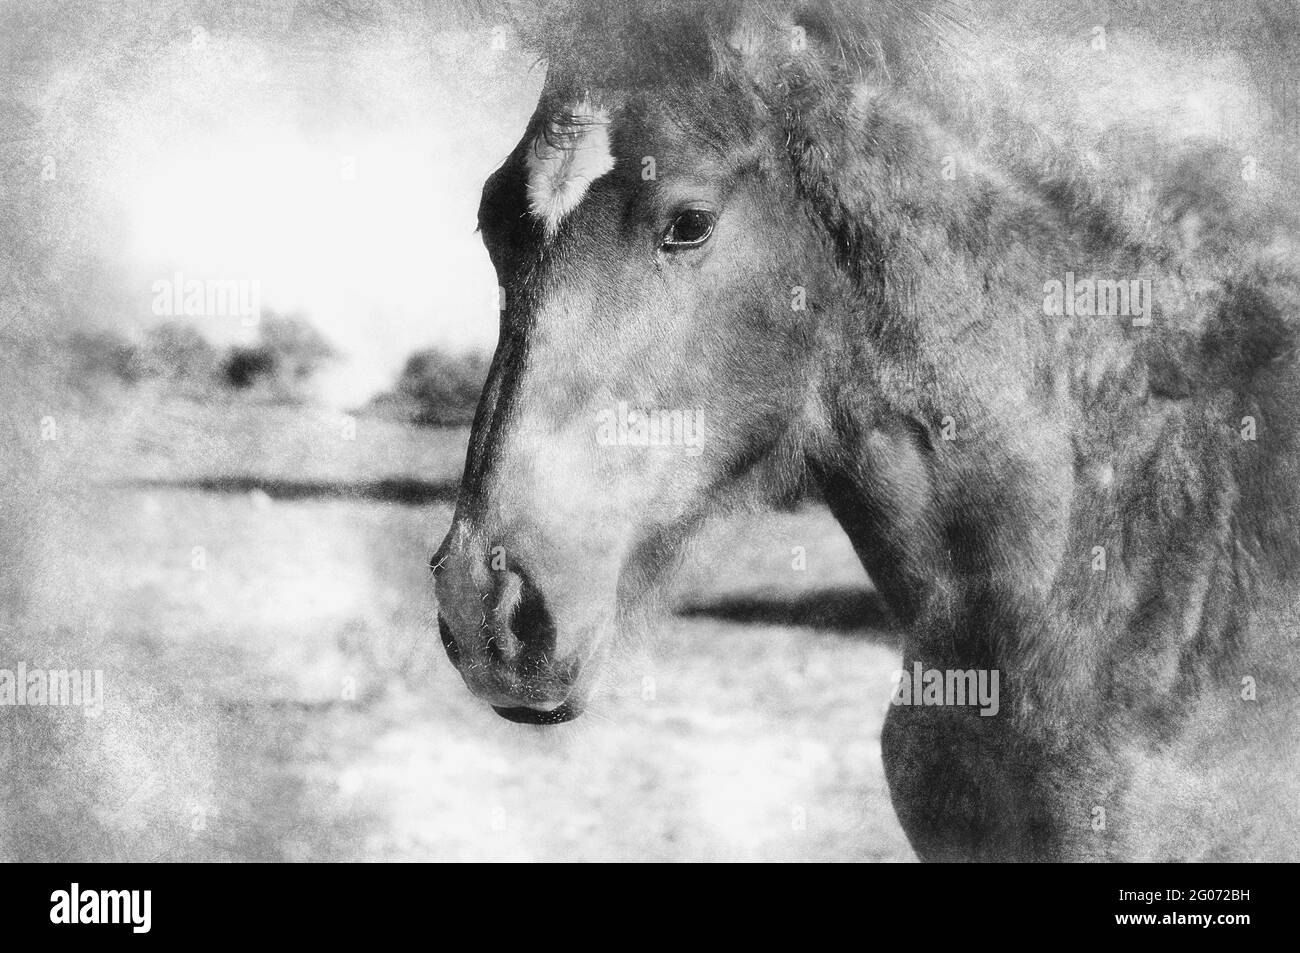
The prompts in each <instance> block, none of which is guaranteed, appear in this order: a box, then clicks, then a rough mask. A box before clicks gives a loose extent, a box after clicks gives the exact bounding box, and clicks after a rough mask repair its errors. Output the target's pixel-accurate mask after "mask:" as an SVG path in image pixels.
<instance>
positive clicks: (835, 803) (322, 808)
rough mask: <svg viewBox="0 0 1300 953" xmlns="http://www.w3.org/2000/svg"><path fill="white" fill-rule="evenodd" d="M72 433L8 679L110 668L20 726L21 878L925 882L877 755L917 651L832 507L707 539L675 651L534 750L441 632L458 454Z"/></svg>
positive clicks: (250, 418) (39, 482)
mask: <svg viewBox="0 0 1300 953" xmlns="http://www.w3.org/2000/svg"><path fill="white" fill-rule="evenodd" d="M62 423H63V426H62V427H61V429H60V436H59V439H58V440H56V441H51V442H49V443H47V444H44V445H42V446H41V448H40V459H39V461H38V466H37V471H38V472H37V473H36V474H34V475H33V476H32V482H31V486H30V487H28V488H27V496H26V500H27V507H28V517H29V521H28V522H29V525H30V526H33V527H35V531H33V532H28V533H26V534H25V537H24V538H23V539H21V540H13V539H11V540H9V542H8V546H9V548H10V552H9V554H8V563H9V565H11V566H14V565H17V566H18V567H20V571H21V573H22V578H21V580H20V583H21V584H20V585H19V586H18V588H17V592H18V596H17V597H16V600H15V603H16V606H17V611H18V616H17V619H16V621H15V622H13V623H12V624H11V625H10V626H9V627H8V629H7V631H5V632H3V634H2V635H3V638H2V639H0V647H2V648H3V651H4V653H5V656H4V657H3V658H0V667H10V668H12V667H14V666H15V665H16V663H17V662H18V661H19V660H23V661H25V662H26V663H27V665H28V667H29V668H31V667H36V666H45V667H49V668H58V667H78V668H100V669H103V670H104V672H105V686H106V688H105V696H106V697H105V711H104V713H103V714H102V715H101V716H100V717H98V718H89V717H86V716H85V715H84V714H83V713H82V712H80V711H78V710H75V709H66V708H52V707H51V708H16V707H7V708H0V720H3V721H4V722H5V727H4V736H5V738H6V741H7V744H6V745H5V746H4V747H3V749H0V777H3V778H4V779H5V786H6V788H7V792H6V797H7V810H6V811H5V812H4V816H3V818H2V819H0V857H3V858H5V859H12V860H50V859H66V860H131V861H144V860H153V859H167V860H215V861H237V860H614V859H637V860H714V859H763V860H808V859H826V860H905V859H910V857H911V852H910V850H909V849H908V847H907V845H906V841H905V839H904V837H903V834H902V832H901V830H900V829H899V827H898V824H897V821H896V820H895V819H894V816H893V812H892V809H891V808H890V805H889V801H888V793H887V790H886V788H885V784H884V780H883V775H882V769H881V764H880V752H879V736H880V726H881V721H882V718H883V714H884V709H885V704H886V700H887V698H888V695H889V687H890V686H889V675H890V673H891V672H892V670H893V669H894V668H895V667H896V666H897V664H898V663H897V651H896V648H895V644H894V640H893V638H892V636H891V635H890V633H889V632H888V631H886V630H885V629H883V628H882V627H881V625H882V623H881V621H880V614H879V610H878V607H876V605H875V602H874V599H873V597H872V594H871V591H870V587H869V583H868V582H867V581H866V578H865V576H864V574H863V572H862V570H861V568H860V567H859V565H858V563H857V561H856V559H855V558H854V556H853V553H852V550H851V549H850V547H849V545H848V542H847V540H846V539H845V538H844V537H843V534H842V533H841V532H840V531H839V529H838V528H837V527H836V526H835V524H834V523H833V521H832V520H831V519H830V518H829V516H828V515H827V514H826V513H825V512H824V511H822V510H820V509H818V508H807V509H803V510H800V511H797V512H793V513H765V514H756V515H752V516H745V517H739V518H732V519H730V520H728V521H727V522H721V523H718V524H716V525H713V526H711V527H709V529H708V530H707V532H706V533H705V534H704V536H703V538H702V539H701V541H700V542H699V544H698V545H697V546H696V547H695V548H694V549H693V552H692V555H691V557H690V559H689V560H688V563H687V565H686V566H685V567H684V568H683V571H682V573H681V575H680V578H679V580H678V582H677V583H676V585H675V587H674V597H673V603H674V604H675V605H677V606H678V607H679V609H678V612H677V613H675V614H673V615H670V616H668V617H667V618H665V619H664V620H663V625H662V631H661V632H660V633H659V636H658V638H657V639H656V640H655V644H654V646H653V647H652V648H638V649H635V650H629V652H628V654H627V655H626V657H624V658H623V659H622V661H621V663H620V664H619V665H617V666H616V667H615V672H614V674H613V676H612V677H611V682H610V685H609V689H608V691H607V692H606V694H604V695H603V696H602V697H601V699H600V700H599V702H598V703H597V704H596V705H595V706H594V708H593V710H592V711H590V712H589V713H588V714H586V715H584V717H583V718H581V719H579V720H578V721H576V722H574V723H572V724H570V725H565V726H560V727H558V728H553V729H538V728H530V727H525V726H519V725H514V724H510V723H507V722H505V721H503V720H501V719H499V718H498V717H497V716H496V715H494V714H493V713H492V712H491V711H490V709H489V708H488V707H487V706H486V705H483V704H482V703H480V702H478V701H476V700H475V699H474V698H473V697H471V696H470V695H469V693H468V691H467V690H466V689H465V688H464V685H463V684H462V683H461V681H460V679H459V677H458V676H457V675H456V673H455V672H454V670H452V668H451V667H450V665H449V663H448V662H447V660H446V658H445V656H444V655H443V653H442V649H441V646H440V644H439V642H438V638H437V634H436V631H435V630H434V629H433V627H432V626H431V625H430V620H431V618H432V614H433V612H434V603H433V597H432V592H431V588H430V586H429V580H428V574H427V569H426V565H427V560H428V556H429V554H430V552H431V551H432V549H433V548H434V547H435V546H436V544H437V542H438V540H439V539H440V538H441V536H442V534H443V532H444V531H445V529H446V527H447V524H448V521H449V519H450V514H451V510H450V496H449V495H448V491H447V488H448V487H450V488H451V490H454V483H455V480H456V478H457V477H458V475H459V471H460V467H461V463H462V460H463V454H464V444H465V438H466V434H465V432H464V431H463V430H459V431H437V430H414V429H410V428H406V427H403V426H400V425H398V424H393V423H389V422H382V421H376V420H370V419H366V418H362V419H359V420H357V421H355V424H356V431H355V437H354V439H345V437H344V434H345V427H346V426H347V422H346V421H344V420H343V419H341V418H339V417H337V416H334V415H328V414H318V413H315V412H310V411H301V410H293V409H288V408H268V407H249V406H246V405H241V404H237V403H232V404H230V405H228V406H218V407H200V406H198V405H194V404H174V405H160V404H155V403H152V402H145V401H141V402H130V401H123V402H122V403H121V404H120V405H119V406H117V407H115V408H113V410H112V412H105V413H103V414H95V415H83V416H78V417H69V418H67V419H66V420H64V421H63V422H62ZM385 487H387V488H388V490H384V489H383V488H385ZM394 487H396V488H397V489H396V490H393V488H394ZM349 488H350V489H349ZM793 546H803V547H805V548H806V550H807V570H806V571H796V570H794V569H793V568H792V566H791V548H792V547H793ZM15 547H17V548H16V549H15Z"/></svg>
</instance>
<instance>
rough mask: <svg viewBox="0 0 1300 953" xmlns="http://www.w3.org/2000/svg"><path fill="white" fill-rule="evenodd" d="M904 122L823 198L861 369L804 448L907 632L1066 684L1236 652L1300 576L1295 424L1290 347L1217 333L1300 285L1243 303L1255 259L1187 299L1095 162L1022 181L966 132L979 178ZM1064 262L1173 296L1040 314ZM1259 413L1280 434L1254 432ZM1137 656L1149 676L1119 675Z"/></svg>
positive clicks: (1153, 672) (1150, 686)
mask: <svg viewBox="0 0 1300 953" xmlns="http://www.w3.org/2000/svg"><path fill="white" fill-rule="evenodd" d="M898 131H900V132H901V133H902V134H901V135H898V136H895V137H893V138H894V141H898V142H903V143H905V144H906V143H908V137H909V136H911V141H910V146H911V152H910V153H907V152H896V153H895V154H893V155H891V156H887V157H884V158H879V159H873V158H858V159H857V160H856V161H857V163H858V167H857V170H856V172H857V176H858V180H859V181H861V182H868V181H869V182H873V183H878V184H877V185H870V186H862V187H861V193H860V194H859V195H857V196H856V200H857V201H856V204H854V202H853V199H854V198H855V197H854V196H852V195H850V196H849V199H848V200H847V201H846V200H845V199H844V195H845V191H846V190H844V189H841V190H840V191H839V193H837V194H838V196H839V197H840V201H841V203H842V204H841V206H840V207H839V208H837V209H835V210H834V215H833V216H831V218H830V219H829V220H830V221H832V223H833V228H838V229H839V230H840V232H841V233H842V234H841V235H840V236H837V237H838V238H839V240H838V241H837V244H838V245H839V247H841V248H845V247H850V248H855V249H857V251H858V253H859V254H860V255H861V256H862V261H861V262H860V267H859V269H858V271H857V273H856V277H857V279H858V281H859V288H860V289H861V294H860V296H859V299H858V301H857V302H856V304H855V306H852V307H850V308H848V309H847V310H846V313H847V315H848V320H847V323H846V330H845V337H846V340H845V341H844V342H843V344H844V347H845V348H847V349H849V350H850V351H852V352H853V353H854V354H855V358H856V359H855V361H854V362H853V365H854V367H853V371H852V373H851V375H850V376H851V378H852V379H851V380H842V381H840V382H839V389H838V391H837V393H836V397H835V399H834V401H833V402H832V403H833V408H834V409H833V410H832V412H831V417H832V418H833V419H832V421H831V423H830V426H829V427H828V428H827V429H828V430H829V432H830V433H831V434H832V435H833V436H832V437H831V438H830V439H829V440H828V441H827V446H825V447H823V448H821V452H819V453H816V454H814V464H813V468H814V471H815V473H816V474H817V476H818V478H819V480H820V482H821V484H822V487H823V490H824V492H825V495H826V498H827V500H828V502H829V504H830V506H831V508H832V511H833V512H834V513H835V514H836V516H837V517H838V519H839V520H840V522H841V523H842V525H843V526H844V528H845V529H846V531H847V532H848V534H849V536H850V538H851V539H852V540H853V542H854V545H855V547H856V548H857V550H858V552H859V555H860V556H861V557H862V560H863V562H864V564H865V565H866V567H867V569H868V571H869V572H870V573H871V575H872V577H873V579H874V580H875V582H876V583H877V585H878V586H879V587H880V588H881V590H882V593H883V594H884V596H885V598H886V600H887V602H888V603H889V604H890V605H891V606H892V607H893V608H894V610H895V612H896V613H897V615H898V616H899V617H900V619H901V620H902V621H903V622H904V623H908V624H910V625H911V628H912V631H913V633H914V635H913V645H914V651H917V652H922V651H924V652H927V653H929V654H930V657H932V658H933V657H935V656H936V655H938V656H946V657H949V658H950V659H951V660H952V661H953V662H954V663H959V664H962V665H972V664H981V663H982V664H989V665H997V666H1001V667H1013V668H1018V669H1019V670H1020V671H1021V672H1023V673H1025V674H1026V675H1027V676H1030V677H1032V676H1034V675H1036V676H1038V677H1039V679H1038V680H1040V681H1041V682H1042V683H1043V684H1048V685H1052V686H1053V687H1054V689H1055V690H1056V691H1057V692H1058V694H1059V697H1060V698H1063V699H1071V698H1085V697H1088V696H1089V693H1090V691H1091V690H1092V689H1094V688H1095V686H1096V685H1097V684H1098V683H1099V682H1100V681H1105V682H1107V683H1108V684H1112V685H1115V684H1117V683H1118V684H1119V688H1117V689H1116V692H1115V694H1117V695H1119V696H1127V695H1134V696H1142V697H1146V698H1148V699H1150V698H1161V697H1169V696H1171V695H1174V694H1176V693H1177V688H1178V684H1179V682H1180V681H1181V680H1183V679H1186V678H1189V677H1201V676H1202V675H1204V674H1205V671H1206V670H1209V669H1217V668H1222V667H1225V666H1228V665H1229V658H1230V656H1232V655H1234V654H1235V653H1237V652H1238V651H1239V650H1240V649H1241V648H1242V645H1243V640H1244V639H1247V636H1246V634H1245V633H1246V630H1248V629H1249V627H1250V618H1249V617H1250V614H1251V613H1250V610H1251V608H1252V600H1254V601H1257V600H1258V596H1259V593H1260V592H1261V591H1264V590H1266V589H1267V588H1268V586H1267V585H1264V584H1263V582H1262V580H1274V581H1275V580H1279V579H1285V580H1288V581H1289V588H1288V590H1287V591H1288V592H1291V593H1294V592H1295V591H1296V587H1295V567H1296V565H1297V564H1300V558H1297V546H1296V542H1295V541H1294V540H1292V539H1290V538H1289V535H1288V534H1287V533H1285V532H1279V527H1286V526H1290V525H1291V519H1292V517H1290V516H1288V514H1289V513H1293V512H1294V509H1293V508H1294V507H1295V506H1296V504H1297V495H1296V490H1295V481H1294V479H1290V480H1288V476H1289V475H1290V474H1292V473H1293V472H1294V464H1295V452H1296V451H1295V448H1296V446H1297V445H1300V440H1297V428H1296V426H1295V425H1294V424H1292V423H1290V417H1291V415H1290V414H1289V413H1284V412H1283V409H1284V407H1285V406H1286V404H1287V401H1288V400H1291V399H1294V398H1295V396H1296V391H1295V387H1294V386H1293V385H1288V384H1287V383H1286V381H1287V380H1289V379H1293V378H1294V373H1293V372H1291V369H1290V366H1289V365H1288V366H1287V367H1286V368H1284V369H1279V368H1272V369H1268V368H1264V367H1262V366H1257V365H1256V364H1251V363H1250V361H1251V360H1253V359H1247V358H1242V359H1241V360H1239V361H1238V364H1237V365H1233V364H1232V363H1231V361H1229V363H1227V364H1224V363H1223V362H1222V361H1220V360H1219V359H1218V358H1217V357H1213V356H1211V357H1210V358H1209V359H1207V358H1206V351H1205V347H1204V344H1203V342H1204V340H1205V337H1206V336H1207V335H1208V336H1211V337H1212V336H1213V335H1214V334H1216V333H1219V334H1221V335H1226V336H1227V337H1226V338H1225V340H1223V341H1221V342H1219V343H1220V345H1221V346H1223V347H1226V348H1227V349H1228V350H1229V351H1232V352H1233V353H1237V354H1241V353H1245V352H1248V351H1250V350H1251V342H1250V337H1251V335H1259V336H1264V337H1267V335H1268V334H1270V333H1272V332H1273V331H1276V330H1277V329H1276V328H1272V329H1270V328H1268V327H1263V328H1261V327H1260V326H1259V321H1258V320H1256V319H1257V318H1258V317H1259V315H1260V314H1261V313H1262V311H1263V312H1266V311H1268V309H1269V308H1270V307H1274V306H1276V308H1275V310H1279V311H1280V310H1281V309H1282V307H1283V306H1284V305H1285V304H1286V303H1287V302H1285V301H1270V300H1267V295H1268V294H1271V293H1273V292H1272V291H1270V289H1262V290H1261V289H1260V288H1259V287H1255V289H1254V290H1255V291H1257V292H1260V293H1261V294H1264V295H1265V299H1266V300H1263V301H1257V302H1256V307H1255V309H1254V311H1253V312H1252V315H1251V319H1252V321H1253V322H1254V323H1253V324H1252V323H1251V322H1243V321H1242V317H1243V316H1242V314H1241V313H1240V312H1241V309H1240V308H1235V309H1234V307H1233V295H1237V296H1238V297H1240V295H1241V294H1242V293H1243V288H1242V285H1241V284H1240V283H1239V284H1238V285H1237V286H1236V289H1235V290H1225V289H1228V288H1230V285H1228V284H1225V285H1224V286H1223V287H1222V288H1220V289H1218V290H1216V291H1214V292H1212V296H1217V297H1213V301H1212V302H1211V303H1209V304H1207V303H1206V301H1201V302H1199V303H1198V302H1196V301H1194V300H1193V298H1194V296H1193V295H1192V294H1190V292H1189V289H1188V286H1187V283H1186V282H1184V281H1183V279H1182V278H1181V277H1180V275H1179V271H1178V265H1179V264H1180V262H1179V261H1178V256H1177V255H1176V254H1171V251H1170V249H1169V248H1168V247H1164V246H1160V245H1157V244H1154V243H1152V242H1150V241H1147V242H1146V243H1145V244H1144V243H1143V241H1140V240H1136V239H1135V240H1132V241H1129V240H1127V237H1126V235H1125V234H1124V229H1123V223H1122V222H1121V221H1119V220H1118V219H1117V218H1116V217H1115V215H1114V214H1113V213H1112V211H1111V210H1108V209H1107V208H1105V207H1103V206H1100V205H1096V204H1089V201H1088V196H1087V190H1088V186H1087V183H1078V184H1076V185H1075V186H1073V187H1072V188H1073V191H1072V192H1071V193H1070V194H1068V195H1067V194H1062V193H1061V192H1060V188H1062V187H1063V186H1058V185H1053V184H1052V183H1048V184H1046V185H1043V186H1041V187H1040V188H1037V189H1032V188H1028V187H1027V186H1026V185H1025V183H1024V181H1023V179H1019V178H1017V176H1016V174H1015V173H1014V172H1012V171H1009V170H1007V169H1005V168H1000V167H997V166H995V165H984V164H982V163H981V161H980V160H976V159H974V158H973V157H968V156H962V155H960V154H958V155H957V156H955V160H956V162H957V163H958V167H959V170H960V171H961V174H962V175H963V176H966V177H967V178H966V179H965V180H964V181H962V180H960V179H958V180H956V181H957V185H956V187H954V188H952V189H951V190H950V194H948V195H943V194H936V192H939V191H940V190H941V189H942V188H943V186H941V185H939V184H938V183H939V182H940V180H939V179H938V178H937V176H936V169H935V168H934V167H933V165H931V166H929V167H927V164H926V163H927V161H928V160H932V159H933V157H934V156H935V155H937V154H938V153H936V152H935V146H936V145H937V143H936V141H935V139H934V137H933V135H931V134H930V133H929V131H927V130H925V129H918V128H917V127H916V126H912V127H911V128H908V129H904V130H898ZM880 138H881V139H884V138H887V137H886V136H884V135H882V136H881V137H880ZM853 161H854V160H849V159H847V158H846V159H845V160H844V165H845V167H846V168H847V169H848V173H849V175H850V176H852V175H853V174H854V172H855V170H854V168H853V165H852V162H853ZM963 162H966V163H968V165H967V166H966V168H965V169H964V170H962V169H960V166H961V163H963ZM873 163H875V164H876V165H877V168H873V167H872V165H873ZM886 166H887V167H888V171H889V174H888V175H883V174H880V173H881V172H882V171H883V170H884V169H885V167H886ZM1076 200H1079V201H1076ZM822 211H823V215H824V217H825V212H826V210H825V209H823V210H822ZM1070 271H1074V272H1075V273H1076V274H1077V275H1079V276H1089V277H1092V276H1098V277H1114V278H1122V279H1128V278H1131V277H1134V276H1137V275H1142V276H1144V277H1146V278H1149V279H1150V280H1151V281H1152V282H1153V284H1154V286H1155V287H1160V286H1161V283H1163V284H1164V287H1165V289H1166V291H1168V292H1170V294H1171V297H1172V298H1174V299H1175V304H1176V306H1175V307H1174V308H1168V309H1166V311H1165V313H1164V314H1163V315H1161V316H1159V318H1158V319H1157V320H1158V322H1160V323H1157V324H1156V326H1155V327H1154V329H1142V330H1138V329H1134V328H1133V327H1132V326H1131V324H1129V323H1128V319H1116V318H1114V317H1100V316H1099V317H1085V316H1075V317H1064V316H1062V317H1053V316H1050V315H1046V314H1044V313H1043V309H1042V306H1041V303H1042V301H1043V285H1044V282H1045V280H1048V279H1054V278H1055V279H1060V280H1066V279H1067V273H1068V272H1070ZM1277 294H1282V295H1285V292H1278V293H1277ZM1178 305H1181V306H1183V307H1186V308H1189V309H1193V310H1194V311H1195V314H1194V315H1190V314H1189V313H1180V312H1177V311H1176V307H1177V306H1178ZM1225 314H1226V315H1228V317H1226V318H1225V317H1223V315H1225ZM1193 318H1194V320H1193ZM1234 321H1236V322H1237V325H1239V326H1234V325H1233V324H1232V322H1234ZM1179 322H1187V323H1185V324H1180V323H1179ZM1265 323H1266V324H1267V321H1265ZM1148 332H1149V333H1148ZM1283 337H1286V335H1283ZM1279 347H1280V345H1279ZM1257 356H1258V355H1256V357H1257ZM1265 363H1267V362H1265ZM1247 365H1249V366H1247ZM1288 374H1289V377H1288V376H1287V375H1288ZM1252 411H1253V413H1252ZM1264 416H1266V417H1269V418H1271V426H1273V427H1275V431H1274V442H1273V443H1272V444H1271V445H1265V446H1261V445H1260V443H1259V442H1258V440H1255V441H1251V440H1248V439H1243V433H1242V432H1241V428H1242V427H1243V425H1244V421H1245V419H1246V418H1252V417H1253V418H1254V419H1255V423H1256V426H1258V424H1259V420H1260V417H1264ZM1153 659H1156V660H1158V662H1159V664H1154V663H1153ZM1126 666H1127V667H1128V668H1129V669H1131V670H1141V671H1142V672H1143V673H1144V674H1143V676H1142V677H1141V678H1139V679H1137V680H1136V681H1126V679H1125V678H1123V677H1118V678H1117V676H1116V674H1115V673H1116V672H1119V671H1122V670H1123V669H1124V668H1125V667H1126ZM1072 689H1073V690H1072Z"/></svg>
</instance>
